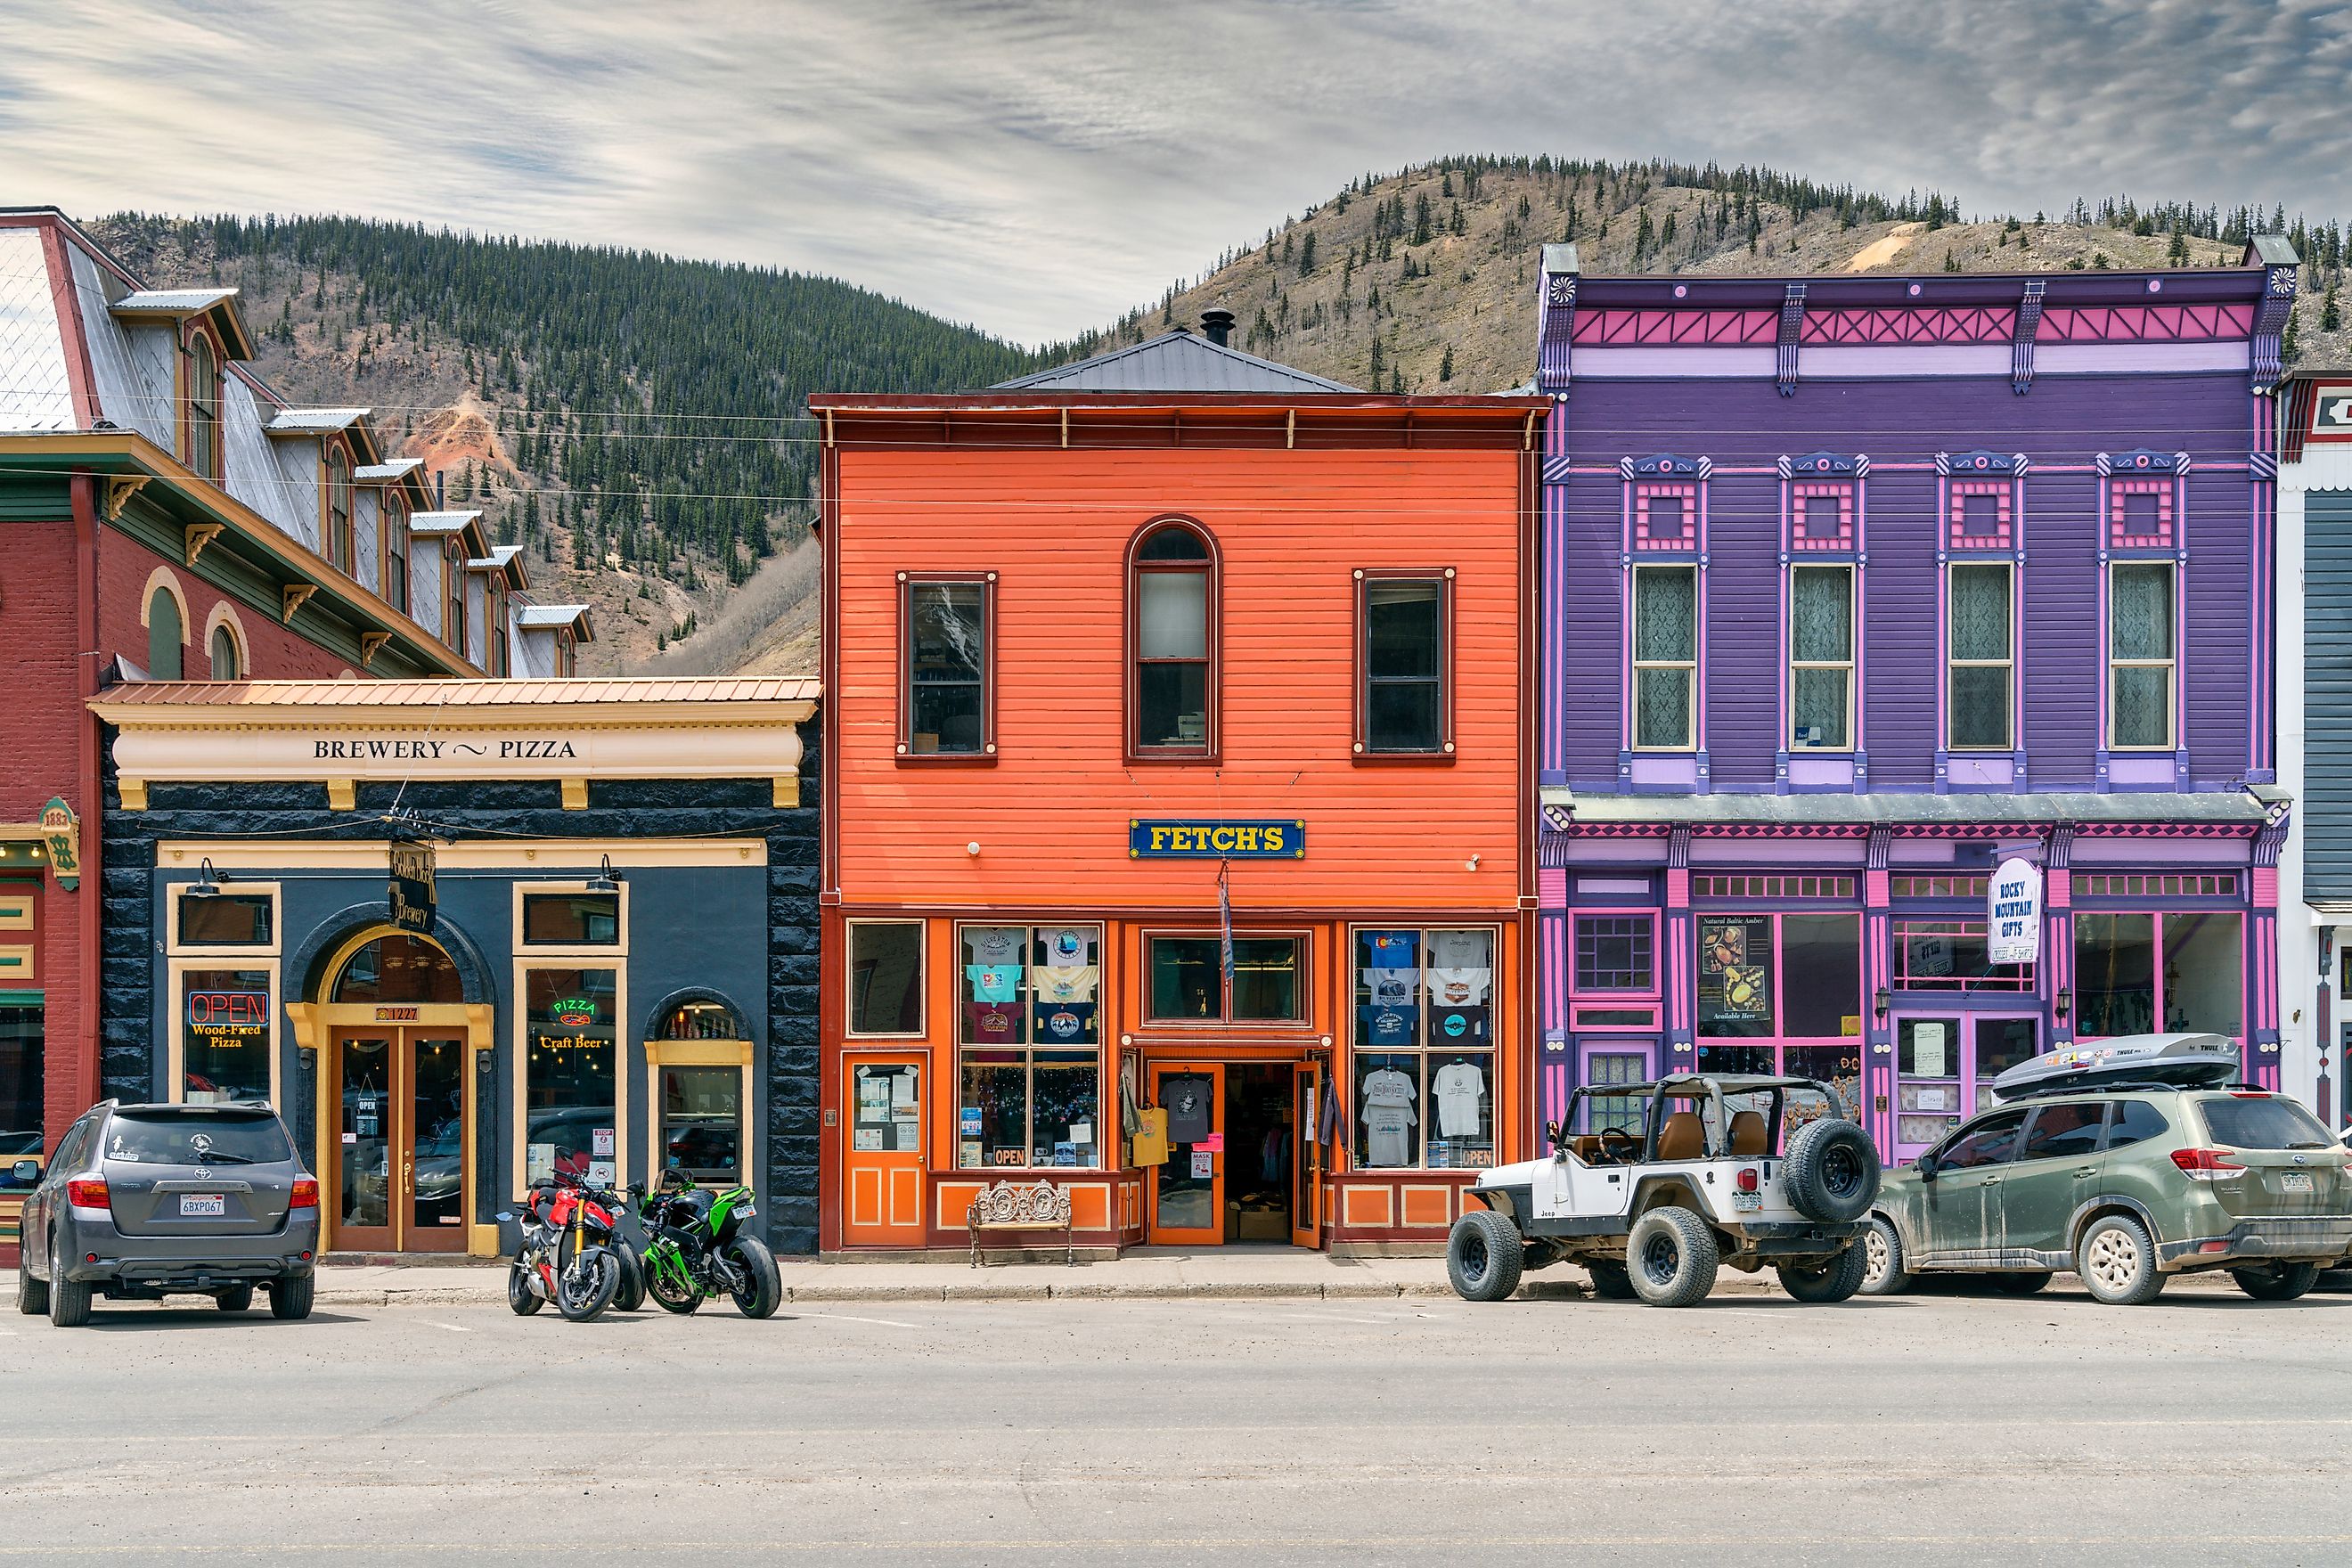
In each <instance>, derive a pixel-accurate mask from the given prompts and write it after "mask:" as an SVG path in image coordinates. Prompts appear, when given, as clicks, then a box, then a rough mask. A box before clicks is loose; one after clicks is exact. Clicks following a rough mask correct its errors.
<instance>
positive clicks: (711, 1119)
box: [661, 1067, 743, 1183]
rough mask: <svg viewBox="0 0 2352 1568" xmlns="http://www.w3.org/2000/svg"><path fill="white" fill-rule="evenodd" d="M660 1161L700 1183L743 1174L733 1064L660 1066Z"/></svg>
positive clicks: (739, 1076) (739, 1099)
mask: <svg viewBox="0 0 2352 1568" xmlns="http://www.w3.org/2000/svg"><path fill="white" fill-rule="evenodd" d="M661 1142H662V1160H663V1163H665V1164H666V1165H667V1167H668V1168H669V1169H671V1170H673V1171H683V1172H684V1173H686V1174H687V1175H688V1176H690V1177H692V1178H693V1179H694V1180H696V1181H698V1182H729V1183H733V1182H738V1181H740V1180H741V1179H742V1175H743V1073H742V1069H741V1068H731V1067H675V1068H673V1067H666V1068H662V1069H661Z"/></svg>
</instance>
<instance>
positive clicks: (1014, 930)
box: [963, 926, 1029, 963]
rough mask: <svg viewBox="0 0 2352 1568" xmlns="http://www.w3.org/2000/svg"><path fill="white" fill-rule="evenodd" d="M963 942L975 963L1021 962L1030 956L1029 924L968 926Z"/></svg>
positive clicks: (965, 928)
mask: <svg viewBox="0 0 2352 1568" xmlns="http://www.w3.org/2000/svg"><path fill="white" fill-rule="evenodd" d="M963 944H964V946H965V947H967V948H969V949H970V950H971V961H972V962H973V963H1024V962H1025V961H1026V960H1027V959H1028V957H1029V953H1028V947H1029V928H1028V927H1027V926H966V927H964V928H963Z"/></svg>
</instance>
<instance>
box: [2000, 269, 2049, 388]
mask: <svg viewBox="0 0 2352 1568" xmlns="http://www.w3.org/2000/svg"><path fill="white" fill-rule="evenodd" d="M2047 287H2049V280H2048V279H2042V278H2029V279H2026V280H2025V293H2024V295H2023V296H2022V297H2021V298H2020V299H2019V300H2018V302H2017V322H2016V327H2015V331H2014V335H2013V336H2012V337H2011V341H2010V364H2009V389H2010V390H2011V392H2014V393H2016V394H2017V395H2019V396H2020V397H2022V396H2024V395H2026V394H2027V393H2029V392H2031V391H2032V390H2033V334H2034V333H2035V332H2036V331H2039V330H2040V329H2041V326H2042V290H2043V289H2046V288H2047Z"/></svg>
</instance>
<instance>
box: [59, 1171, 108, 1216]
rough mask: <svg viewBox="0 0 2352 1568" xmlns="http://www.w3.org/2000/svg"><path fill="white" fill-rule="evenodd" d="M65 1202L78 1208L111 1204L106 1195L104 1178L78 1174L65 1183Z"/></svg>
mask: <svg viewBox="0 0 2352 1568" xmlns="http://www.w3.org/2000/svg"><path fill="white" fill-rule="evenodd" d="M66 1202H68V1203H69V1204H71V1205H73V1206H74V1207H76V1208H78V1209H102V1208H108V1207H110V1206H112V1205H111V1204H110V1201H109V1200H108V1198H107V1195H106V1178H105V1177H103V1176H79V1177H77V1178H75V1179H74V1180H73V1181H70V1182H68V1183H67V1184H66Z"/></svg>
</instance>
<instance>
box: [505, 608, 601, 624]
mask: <svg viewBox="0 0 2352 1568" xmlns="http://www.w3.org/2000/svg"><path fill="white" fill-rule="evenodd" d="M587 614H588V606H587V605H523V606H522V607H521V608H520V609H519V610H517V611H516V612H515V619H517V620H518V621H520V622H521V623H522V624H523V625H524V626H578V625H579V623H580V622H581V621H582V620H583V618H584V617H585V616H587Z"/></svg>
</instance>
